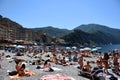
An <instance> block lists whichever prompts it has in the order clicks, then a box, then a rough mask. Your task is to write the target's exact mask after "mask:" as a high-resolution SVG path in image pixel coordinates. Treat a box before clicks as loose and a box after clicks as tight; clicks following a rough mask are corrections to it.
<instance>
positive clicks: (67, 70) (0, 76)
mask: <svg viewBox="0 0 120 80" xmlns="http://www.w3.org/2000/svg"><path fill="white" fill-rule="evenodd" d="M2 52H4V51H3V50H1V51H0V53H2ZM6 55H10V56H11V57H14V54H13V53H8V52H7V53H6V52H5V56H6ZM5 56H4V58H3V60H2V61H1V66H2V69H0V80H40V78H41V76H43V75H48V74H65V75H67V76H69V77H72V78H74V80H89V79H88V78H85V77H82V76H78V69H77V68H75V67H74V65H70V66H62V65H56V64H54V63H51V64H52V66H53V67H56V68H59V69H61V70H56V71H54V72H45V71H43V70H40V69H36V66H37V65H30V64H28V63H27V69H29V70H31V71H33V72H35V75H34V76H29V77H22V78H17V79H11V78H10V77H9V76H8V73H7V71H8V70H9V71H15V62H14V61H13V60H12V59H6V58H5ZM23 57H24V56H23ZM25 58H26V57H25Z"/></svg>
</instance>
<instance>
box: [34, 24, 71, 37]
mask: <svg viewBox="0 0 120 80" xmlns="http://www.w3.org/2000/svg"><path fill="white" fill-rule="evenodd" d="M32 30H34V31H35V32H38V33H41V32H43V33H46V34H47V35H49V36H55V37H62V36H65V35H67V34H69V33H71V32H72V31H71V30H67V29H59V28H55V27H52V26H48V27H43V28H32Z"/></svg>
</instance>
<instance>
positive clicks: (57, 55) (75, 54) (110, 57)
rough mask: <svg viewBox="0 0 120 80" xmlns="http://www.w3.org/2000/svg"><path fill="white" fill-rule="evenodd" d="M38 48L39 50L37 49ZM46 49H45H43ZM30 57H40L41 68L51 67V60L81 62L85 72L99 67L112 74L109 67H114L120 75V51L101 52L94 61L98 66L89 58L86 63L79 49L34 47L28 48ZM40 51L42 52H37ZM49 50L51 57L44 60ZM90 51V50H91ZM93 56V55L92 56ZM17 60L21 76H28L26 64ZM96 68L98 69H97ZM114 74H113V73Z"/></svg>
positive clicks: (91, 71) (57, 62) (17, 69)
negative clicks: (43, 57)
mask: <svg viewBox="0 0 120 80" xmlns="http://www.w3.org/2000/svg"><path fill="white" fill-rule="evenodd" d="M37 50H38V51H37ZM43 50H44V51H43ZM28 51H29V52H28V54H27V55H28V57H34V58H39V59H40V60H38V61H39V62H40V64H43V63H44V65H43V66H37V68H39V69H44V68H51V64H50V63H49V62H52V63H55V64H56V65H57V64H58V65H63V66H69V65H72V64H76V63H78V64H79V66H80V67H79V69H80V71H83V72H85V74H87V73H88V74H91V73H93V72H95V71H96V70H98V69H101V70H102V71H103V72H104V73H106V74H110V73H109V71H108V69H112V71H113V73H114V74H116V75H118V76H120V74H119V73H120V65H119V61H118V60H119V58H120V57H119V51H118V50H114V51H111V52H110V51H109V52H107V53H104V55H101V54H99V57H98V59H97V60H96V61H93V62H94V63H95V65H96V67H92V66H91V61H89V60H87V61H86V64H84V56H83V55H82V51H79V50H75V49H73V50H68V49H58V48H56V49H55V48H54V49H49V50H45V49H43V48H37V49H36V48H33V49H31V48H30V49H28ZM36 52H40V53H36ZM47 52H51V54H50V55H49V56H48V57H50V58H49V59H48V60H42V59H41V56H42V55H43V54H45V53H47ZM89 53H90V52H89ZM25 54H26V53H25ZM92 58H93V56H92ZM15 62H16V71H17V72H18V74H19V75H20V76H26V75H29V72H28V71H25V65H24V64H21V61H20V60H18V59H15ZM95 69H96V70H95ZM53 71H54V70H53ZM96 74H97V73H95V74H94V75H93V76H96ZM111 75H112V74H111Z"/></svg>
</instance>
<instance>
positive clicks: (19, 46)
mask: <svg viewBox="0 0 120 80" xmlns="http://www.w3.org/2000/svg"><path fill="white" fill-rule="evenodd" d="M16 48H17V49H19V48H25V46H21V45H18V46H16Z"/></svg>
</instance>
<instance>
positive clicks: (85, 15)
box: [0, 0, 120, 30]
mask: <svg viewBox="0 0 120 80" xmlns="http://www.w3.org/2000/svg"><path fill="white" fill-rule="evenodd" d="M0 15H2V16H3V17H7V18H10V19H11V20H13V21H15V22H17V23H19V24H21V25H22V26H23V27H26V28H39V27H46V26H53V27H57V28H61V29H63V28H64V29H69V30H71V29H74V28H75V27H78V26H80V25H82V24H90V23H95V24H101V25H106V26H108V27H111V28H117V29H120V0H0Z"/></svg>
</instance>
